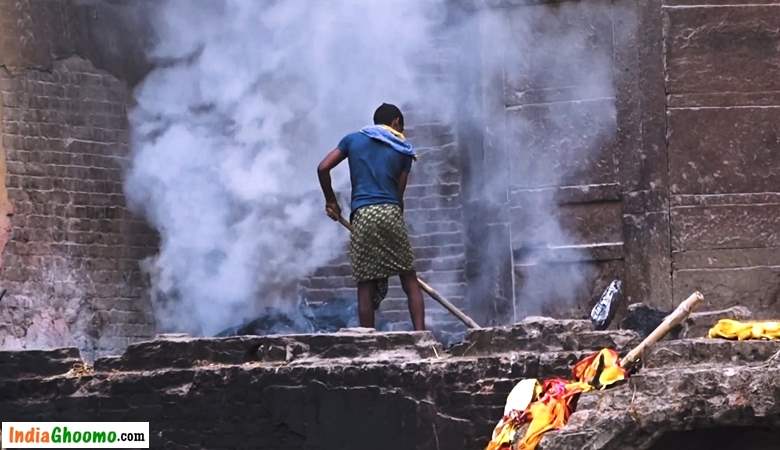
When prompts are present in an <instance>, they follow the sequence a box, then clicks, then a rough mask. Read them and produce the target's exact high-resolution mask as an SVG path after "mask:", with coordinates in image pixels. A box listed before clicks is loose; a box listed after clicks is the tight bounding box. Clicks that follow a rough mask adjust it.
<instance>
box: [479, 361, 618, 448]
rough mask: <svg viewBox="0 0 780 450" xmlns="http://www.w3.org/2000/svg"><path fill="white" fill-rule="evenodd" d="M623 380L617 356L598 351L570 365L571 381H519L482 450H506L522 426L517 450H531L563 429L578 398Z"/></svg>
mask: <svg viewBox="0 0 780 450" xmlns="http://www.w3.org/2000/svg"><path fill="white" fill-rule="evenodd" d="M626 376H627V375H626V371H625V370H624V369H623V368H622V367H620V358H619V356H618V354H617V352H615V351H614V350H611V349H602V350H601V351H599V352H597V353H594V354H592V355H590V356H588V357H586V358H584V359H583V360H581V361H579V362H578V363H577V364H575V365H574V368H573V369H572V378H573V379H574V380H573V381H567V380H564V379H562V378H549V379H547V380H544V382H542V383H541V384H539V383H538V382H537V381H536V380H523V381H521V382H520V383H518V384H517V385H516V386H515V388H514V389H512V392H511V393H510V395H509V396H508V397H507V406H506V408H505V409H504V417H502V418H501V420H500V421H499V422H498V424H497V425H496V428H495V429H494V430H493V436H492V439H491V441H490V442H489V443H488V445H487V447H486V448H485V450H508V449H509V448H510V447H511V445H512V442H514V440H515V437H516V436H515V435H516V434H517V431H518V430H519V429H520V428H521V427H522V426H523V425H525V424H526V423H528V428H527V430H526V432H525V435H523V438H522V439H521V440H520V441H518V446H517V448H518V449H519V450H533V449H535V448H536V446H537V445H538V444H539V441H541V440H542V436H543V435H544V433H546V432H547V431H550V430H557V429H561V428H563V426H564V425H566V422H567V421H568V420H569V416H570V415H571V413H572V412H573V409H574V408H573V402H574V400H575V399H576V398H577V396H578V395H579V394H581V393H583V392H588V391H591V390H594V389H599V388H600V389H604V388H606V387H607V386H610V385H612V384H614V383H616V382H618V381H620V380H624V379H626ZM529 393H531V395H529ZM526 399H530V400H531V401H526ZM519 408H523V409H522V410H521V409H519Z"/></svg>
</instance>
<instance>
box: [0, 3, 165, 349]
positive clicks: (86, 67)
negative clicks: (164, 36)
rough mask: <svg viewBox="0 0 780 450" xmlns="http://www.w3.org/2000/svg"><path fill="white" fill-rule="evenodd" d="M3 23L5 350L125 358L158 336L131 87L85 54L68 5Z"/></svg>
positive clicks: (1, 340)
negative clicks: (68, 349) (132, 152)
mask: <svg viewBox="0 0 780 450" xmlns="http://www.w3.org/2000/svg"><path fill="white" fill-rule="evenodd" d="M0 17H3V18H4V19H6V20H7V22H5V23H4V25H6V26H4V27H3V28H2V31H0V35H2V39H0V42H2V44H3V45H2V47H0V65H2V66H3V68H0V95H1V96H2V101H1V102H0V137H1V139H0V141H1V142H2V150H3V151H4V154H5V166H6V169H7V172H6V173H4V175H5V187H6V189H7V196H8V199H9V200H10V206H9V208H8V210H7V211H6V213H7V214H9V215H10V217H11V224H10V225H11V229H10V234H9V235H8V236H7V239H8V242H7V244H6V246H5V250H4V252H3V256H2V269H1V270H0V286H2V288H5V289H7V290H8V294H7V295H6V297H5V298H4V299H3V300H2V303H0V347H3V348H19V347H22V348H25V347H26V348H36V347H55V346H63V345H77V346H79V347H80V348H81V349H82V351H84V352H85V354H86V355H87V356H94V355H95V354H101V353H105V352H108V351H116V350H118V349H121V348H124V347H125V346H126V345H127V344H128V343H130V342H133V341H136V340H138V339H141V338H145V337H148V336H150V335H151V333H152V331H153V330H152V323H153V321H152V318H151V316H150V313H149V305H148V301H147V300H146V299H145V298H144V291H145V289H144V286H145V283H144V280H143V279H142V276H141V272H140V270H139V260H140V259H141V258H143V257H144V256H146V255H149V254H151V253H153V252H154V250H155V246H156V237H155V235H154V234H153V233H152V232H151V231H149V230H148V229H147V228H146V227H145V226H144V224H143V223H142V222H141V221H140V220H138V219H136V218H134V217H132V216H131V215H130V214H129V213H128V211H127V209H126V207H125V200H124V197H123V193H122V167H123V165H124V163H125V161H126V156H127V153H128V125H127V111H126V104H127V100H128V98H129V95H128V89H127V86H126V84H125V83H124V82H123V81H121V80H119V79H118V78H117V77H115V76H113V75H111V74H109V73H107V72H105V71H103V70H99V69H96V68H95V67H94V66H93V64H92V63H91V62H90V59H89V56H88V55H86V56H85V57H81V56H77V55H75V53H77V50H78V45H77V39H76V37H75V36H77V35H79V33H82V32H83V27H85V26H86V25H87V24H86V23H85V22H84V21H83V20H82V19H81V16H80V15H79V14H78V11H77V10H76V9H75V8H73V7H72V5H71V4H70V3H69V2H62V1H52V2H39V1H38V2H36V1H29V2H9V1H0ZM14 37H16V38H17V39H14Z"/></svg>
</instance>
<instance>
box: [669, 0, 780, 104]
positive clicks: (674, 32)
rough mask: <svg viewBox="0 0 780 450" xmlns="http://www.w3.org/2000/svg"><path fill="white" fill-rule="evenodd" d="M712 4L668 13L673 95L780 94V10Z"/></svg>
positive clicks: (671, 89)
mask: <svg viewBox="0 0 780 450" xmlns="http://www.w3.org/2000/svg"><path fill="white" fill-rule="evenodd" d="M667 3H672V4H676V3H677V2H676V1H672V2H667ZM706 3H707V2H696V4H698V5H693V4H689V5H686V6H689V7H684V8H674V7H667V8H664V9H663V14H664V41H665V45H666V48H667V49H668V50H667V53H666V67H667V91H668V92H670V93H672V94H686V93H711V92H735V93H740V92H751V91H752V92H767V91H778V90H780V68H778V66H777V64H776V62H777V59H778V58H780V50H778V49H779V48H780V46H778V44H780V31H778V30H780V6H779V5H777V4H766V5H761V4H760V2H756V3H755V4H754V5H752V6H751V7H749V8H746V7H744V5H739V4H733V3H731V4H718V7H708V6H709V5H707V4H706ZM710 3H711V2H710ZM716 3H717V2H716ZM697 6H698V7H697Z"/></svg>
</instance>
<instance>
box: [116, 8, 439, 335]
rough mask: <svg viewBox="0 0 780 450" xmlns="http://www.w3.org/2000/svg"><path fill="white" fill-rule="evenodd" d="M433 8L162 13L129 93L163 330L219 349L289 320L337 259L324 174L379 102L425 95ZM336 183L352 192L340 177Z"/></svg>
mask: <svg viewBox="0 0 780 450" xmlns="http://www.w3.org/2000/svg"><path fill="white" fill-rule="evenodd" d="M437 5H438V2H434V3H431V4H430V5H428V6H425V7H424V6H422V5H421V4H420V3H419V2H417V1H416V0H402V1H382V2H362V1H356V0H335V1H329V2H319V1H295V0H286V1H281V0H267V1H253V0H225V1H211V0H198V1H187V2H183V1H175V0H169V1H165V2H161V3H159V4H158V5H157V6H155V11H154V12H153V17H154V21H153V29H154V32H155V34H156V36H155V38H156V39H155V42H156V44H155V45H154V47H153V48H152V49H151V50H150V57H151V59H152V61H153V62H155V63H156V68H155V69H154V70H153V71H152V72H151V73H150V74H149V75H148V76H147V77H146V78H145V80H144V81H143V82H142V84H141V85H140V86H139V87H138V89H137V91H136V93H135V99H136V106H135V108H134V109H133V111H132V112H131V117H130V120H131V126H132V129H133V148H134V157H133V161H132V166H131V169H130V170H129V173H128V177H127V182H126V194H127V197H128V199H129V201H130V203H131V205H133V206H134V207H136V208H137V209H140V210H141V211H142V212H143V213H144V215H145V216H146V217H147V219H148V220H149V221H150V222H151V224H152V225H153V226H155V227H156V228H157V230H159V232H160V236H161V246H160V253H159V256H157V257H156V258H155V259H153V260H152V261H149V262H148V267H147V268H148V269H149V272H150V273H151V275H152V282H153V300H154V303H155V307H156V309H157V310H156V317H157V320H158V325H159V328H161V329H162V330H175V331H187V332H190V333H196V334H213V333H215V332H218V331H220V330H221V329H223V328H224V327H226V326H229V325H233V324H236V323H239V322H241V321H243V320H245V319H246V318H248V317H252V315H253V314H257V313H258V312H259V311H261V310H262V309H263V308H264V307H268V306H271V307H274V308H281V309H284V308H291V307H293V306H294V305H295V302H296V295H297V293H296V290H295V283H296V281H297V280H299V279H300V278H301V277H303V276H305V275H307V274H308V273H310V272H311V271H312V270H313V269H315V268H316V267H318V266H321V265H323V264H324V263H326V262H327V261H328V260H330V259H331V258H333V257H334V256H335V254H336V252H338V251H342V249H343V243H344V242H345V240H346V236H347V235H346V232H345V231H344V230H343V229H341V228H340V227H339V226H338V225H337V224H334V223H333V222H331V221H330V220H329V219H327V218H326V217H325V215H324V212H323V211H324V208H323V206H324V204H323V200H322V197H321V193H320V191H319V186H318V184H317V181H316V175H315V167H316V164H317V162H318V161H319V159H320V158H322V156H324V154H325V152H326V151H328V150H330V149H332V148H334V147H335V145H336V144H337V143H338V140H339V139H340V137H342V136H343V135H344V134H346V133H347V132H350V131H354V130H356V129H358V128H360V127H361V126H363V125H366V124H368V123H369V122H370V119H371V114H372V113H373V110H374V108H376V106H377V105H379V104H380V103H381V102H383V101H387V102H392V103H396V104H399V105H406V104H411V103H423V102H421V101H420V100H421V99H420V98H419V97H420V96H421V95H430V94H424V92H425V87H424V86H420V85H418V84H416V79H415V70H414V67H415V66H416V65H417V64H420V63H421V62H420V61H415V58H419V52H420V49H421V48H422V47H424V45H426V42H427V41H428V35H427V33H428V29H429V25H430V24H431V22H432V21H435V20H437V14H438V13H439V11H438V10H437V8H436V6H437ZM345 165H346V164H345ZM335 176H336V180H334V181H335V183H336V184H337V187H341V189H337V190H340V191H341V192H342V193H345V192H346V190H347V189H346V188H345V181H346V176H347V172H346V168H340V169H338V170H337V173H336V174H335ZM345 203H346V202H345V201H342V208H345V210H346V211H348V205H347V204H345Z"/></svg>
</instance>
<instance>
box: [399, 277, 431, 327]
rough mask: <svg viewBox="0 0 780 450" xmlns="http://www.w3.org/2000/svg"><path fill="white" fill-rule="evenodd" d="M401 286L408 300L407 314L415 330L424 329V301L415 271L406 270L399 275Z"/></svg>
mask: <svg viewBox="0 0 780 450" xmlns="http://www.w3.org/2000/svg"><path fill="white" fill-rule="evenodd" d="M400 278H401V287H402V288H403V289H404V292H405V293H406V298H407V300H408V301H409V314H411V316H412V326H414V329H415V330H417V331H421V330H424V329H425V303H423V298H422V291H421V290H420V283H418V282H417V273H416V272H407V273H402V274H401V275H400Z"/></svg>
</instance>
